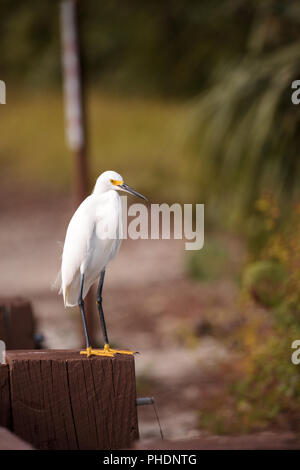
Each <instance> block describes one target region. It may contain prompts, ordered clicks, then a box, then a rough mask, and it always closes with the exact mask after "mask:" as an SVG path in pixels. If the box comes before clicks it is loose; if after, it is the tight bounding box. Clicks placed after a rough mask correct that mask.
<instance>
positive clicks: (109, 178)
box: [95, 171, 147, 201]
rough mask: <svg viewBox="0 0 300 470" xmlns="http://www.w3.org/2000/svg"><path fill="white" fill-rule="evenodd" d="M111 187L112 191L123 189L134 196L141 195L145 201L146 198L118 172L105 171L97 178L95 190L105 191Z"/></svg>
mask: <svg viewBox="0 0 300 470" xmlns="http://www.w3.org/2000/svg"><path fill="white" fill-rule="evenodd" d="M111 189H113V190H114V191H124V192H125V193H130V194H133V195H134V196H138V197H141V198H142V199H145V201H147V198H146V197H145V196H143V195H142V194H140V193H138V192H137V191H135V190H134V189H132V188H131V187H130V186H128V185H127V184H126V183H124V181H123V178H122V176H121V175H119V173H116V172H115V171H105V172H104V173H102V174H101V175H100V176H99V178H98V179H97V182H96V186H95V190H96V191H99V192H105V191H109V190H111Z"/></svg>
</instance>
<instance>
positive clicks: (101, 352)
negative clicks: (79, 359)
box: [80, 344, 136, 357]
mask: <svg viewBox="0 0 300 470" xmlns="http://www.w3.org/2000/svg"><path fill="white" fill-rule="evenodd" d="M135 352H136V351H129V350H127V349H112V348H111V347H110V345H109V344H105V345H104V348H103V349H93V348H92V347H89V348H86V349H84V350H83V351H80V354H86V356H87V357H90V356H106V357H114V356H115V355H116V354H135Z"/></svg>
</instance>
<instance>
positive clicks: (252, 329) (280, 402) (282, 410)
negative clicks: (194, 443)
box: [199, 195, 300, 433]
mask: <svg viewBox="0 0 300 470" xmlns="http://www.w3.org/2000/svg"><path fill="white" fill-rule="evenodd" d="M256 210H259V211H260V212H261V220H260V222H261V224H262V225H263V226H265V227H268V234H269V236H267V235H266V233H265V236H264V242H263V243H259V244H256V243H254V244H251V257H250V259H251V264H250V266H249V267H246V269H245V274H244V290H243V295H244V298H243V302H242V305H243V310H244V312H243V315H244V318H245V324H244V325H243V326H242V327H240V328H239V329H238V330H237V332H236V334H235V335H234V336H233V337H232V338H231V340H232V341H233V343H234V344H235V345H238V346H236V352H237V353H238V354H239V356H240V359H239V361H238V363H237V365H238V370H239V373H238V377H235V378H234V379H233V380H232V381H231V384H230V386H229V387H228V388H227V391H226V393H225V394H224V395H222V401H216V400H214V399H212V400H211V402H210V404H209V405H208V406H207V407H206V408H205V409H204V410H201V414H200V417H199V420H200V425H201V426H203V425H204V424H205V426H206V427H207V428H209V429H210V430H212V431H214V432H216V431H218V432H224V433H232V432H234V433H241V432H245V433H246V432H250V431H253V430H257V429H264V428H267V427H268V426H270V425H273V426H274V425H278V426H281V427H284V428H286V429H291V428H294V429H296V430H297V431H299V430H300V426H299V423H300V420H299V417H300V387H299V385H300V367H299V365H294V364H293V363H292V362H291V356H292V352H293V349H292V348H291V346H292V343H293V342H294V340H297V339H300V218H299V214H300V205H299V204H296V205H295V206H294V208H293V210H292V211H289V212H288V215H287V214H286V213H285V212H283V213H282V214H281V213H280V211H279V208H278V204H277V203H276V199H275V197H274V196H271V195H269V196H268V197H266V196H264V197H262V198H260V199H259V200H258V201H257V204H256ZM270 222H272V223H270ZM253 247H256V248H257V251H256V252H255V251H254V250H253ZM253 259H256V260H257V261H256V262H253ZM257 301H258V302H259V305H263V306H264V307H265V308H266V307H267V309H268V310H264V311H262V310H261V309H260V310H258V305H257Z"/></svg>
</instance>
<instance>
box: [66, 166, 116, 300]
mask: <svg viewBox="0 0 300 470" xmlns="http://www.w3.org/2000/svg"><path fill="white" fill-rule="evenodd" d="M111 180H116V181H122V177H121V176H120V175H119V174H118V173H116V172H114V171H106V172H104V173H102V175H100V177H99V178H98V180H97V182H96V185H95V189H94V192H93V193H92V194H91V195H90V196H88V197H87V198H86V199H85V200H84V201H83V202H82V203H81V205H80V206H79V207H78V209H77V210H76V212H75V213H74V215H73V217H72V219H71V221H70V223H69V226H68V229H67V233H66V238H65V243H64V249H63V255H62V266H61V276H62V283H61V291H62V293H63V297H64V303H65V305H66V306H68V307H70V306H74V305H77V303H78V297H79V292H80V278H81V274H84V288H83V298H84V297H85V296H86V294H87V292H88V290H89V288H90V287H91V285H92V284H93V283H94V282H95V280H96V279H97V278H98V277H99V275H100V273H101V271H102V270H103V269H104V268H105V267H106V265H107V264H108V262H109V261H110V260H112V259H113V258H114V257H115V256H116V254H117V252H118V250H119V248H120V245H121V241H122V210H121V200H120V196H119V194H118V191H117V190H116V189H117V188H115V187H114V186H113V184H112V183H111Z"/></svg>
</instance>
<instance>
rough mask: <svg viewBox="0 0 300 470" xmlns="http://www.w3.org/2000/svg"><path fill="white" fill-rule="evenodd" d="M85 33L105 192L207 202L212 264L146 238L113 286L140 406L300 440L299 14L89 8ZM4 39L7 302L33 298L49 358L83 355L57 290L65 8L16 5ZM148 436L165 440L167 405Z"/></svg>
mask: <svg viewBox="0 0 300 470" xmlns="http://www.w3.org/2000/svg"><path fill="white" fill-rule="evenodd" d="M79 19H80V32H81V38H82V54H83V57H82V65H83V72H84V80H85V96H86V115H87V134H88V150H89V176H90V189H92V186H93V184H94V181H95V179H96V178H97V176H98V175H99V174H100V173H102V172H103V171H105V170H107V169H112V170H116V171H118V172H119V173H120V174H121V175H122V176H124V179H125V180H126V181H127V183H128V184H130V185H131V186H132V187H134V188H136V189H137V190H138V191H140V192H141V193H142V194H145V195H146V196H147V197H148V198H149V200H150V201H151V202H156V203H157V202H160V203H162V202H168V203H172V202H180V203H182V204H184V203H196V202H198V203H204V204H205V246H204V248H203V249H202V250H200V251H197V252H187V251H185V250H184V241H181V240H157V241H151V240H137V241H131V240H128V241H125V242H124V243H123V245H122V248H121V250H120V254H119V256H118V257H117V258H116V260H115V261H114V262H113V263H112V264H111V266H110V268H109V270H108V272H107V277H106V282H105V286H104V310H105V312H106V318H107V324H108V331H109V332H110V336H111V338H112V342H113V343H114V345H115V346H116V345H117V346H121V347H124V348H126V347H127V348H135V349H137V350H139V351H140V353H141V354H140V355H139V356H138V357H137V358H136V373H137V385H138V394H139V396H152V395H153V396H154V397H155V399H156V403H157V407H158V410H159V415H160V419H161V424H162V428H163V431H164V434H165V436H166V437H168V438H173V437H181V438H182V437H189V436H194V435H199V434H201V433H202V434H205V433H213V434H238V435H239V434H245V433H255V432H261V431H272V432H274V431H276V432H280V433H285V432H292V433H298V432H299V430H300V383H299V380H300V365H299V366H296V365H293V364H292V362H291V354H292V352H293V350H292V349H291V344H292V342H293V341H294V340H296V339H300V288H299V285H300V284H299V281H300V222H299V216H300V194H299V193H300V189H299V176H300V160H299V155H298V152H299V147H300V112H299V106H296V105H293V104H292V102H291V93H292V90H291V84H292V81H293V80H295V79H299V78H300V77H299V68H300V4H299V2H297V1H296V0H285V2H282V1H277V0H264V1H261V2H257V1H254V0H222V1H220V0H218V1H215V0H202V1H201V2H199V1H196V0H191V1H189V2H184V1H183V0H165V1H164V2H159V1H142V2H141V1H136V0H130V1H128V0H123V1H122V2H119V1H115V0H110V1H106V0H103V1H101V2H96V1H92V0H86V1H85V2H79ZM0 37H1V61H0V63H1V67H0V74H1V75H0V79H1V80H4V81H5V82H6V87H7V104H6V105H1V107H0V129H1V138H0V217H1V231H0V250H1V267H2V269H1V272H0V292H1V295H3V296H4V295H5V296H7V295H9V296H16V295H22V296H24V297H26V298H29V299H30V300H31V301H32V304H33V307H34V313H35V316H36V318H37V321H38V330H39V331H40V332H42V333H43V335H44V338H45V339H44V343H43V346H44V347H47V348H78V347H80V346H81V344H80V343H81V334H82V333H81V325H80V318H79V312H78V311H77V309H67V310H65V309H64V307H63V301H62V298H61V297H59V296H58V294H57V291H55V290H53V289H51V286H52V285H53V283H54V281H55V278H56V275H57V272H58V271H59V267H60V257H61V251H62V243H63V240H64V235H65V231H66V228H67V225H68V222H69V220H70V217H71V215H72V213H73V211H74V198H73V195H72V178H73V175H74V165H73V155H72V153H71V152H70V151H69V150H68V148H67V146H66V143H65V129H64V109H63V91H62V90H63V83H62V67H61V38H60V22H59V2H58V1H57V2H53V1H50V0H49V1H43V2H38V1H34V0H28V1H27V2H21V1H19V2H18V1H17V2H11V1H9V0H2V2H1V16H0ZM95 325H96V326H95V328H97V329H99V339H98V341H99V345H101V343H102V338H101V334H100V325H98V323H97V321H96V322H95ZM97 331H98V330H97ZM97 334H98V333H97ZM140 432H141V436H142V437H144V438H159V430H158V427H157V423H156V421H155V415H154V414H153V410H152V408H150V407H148V408H145V409H141V411H140Z"/></svg>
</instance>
